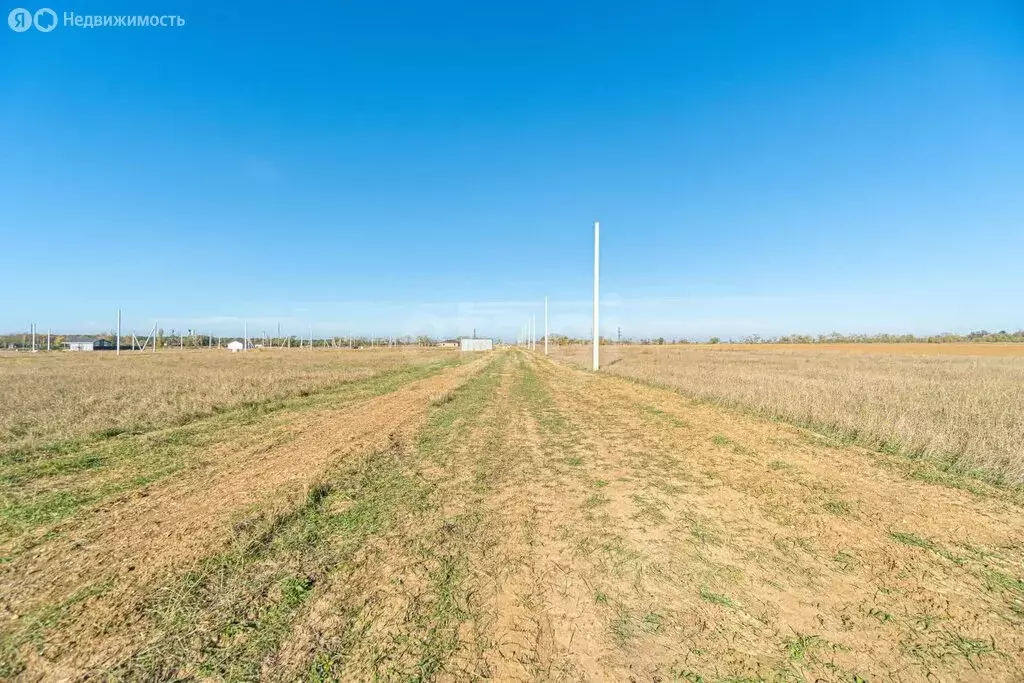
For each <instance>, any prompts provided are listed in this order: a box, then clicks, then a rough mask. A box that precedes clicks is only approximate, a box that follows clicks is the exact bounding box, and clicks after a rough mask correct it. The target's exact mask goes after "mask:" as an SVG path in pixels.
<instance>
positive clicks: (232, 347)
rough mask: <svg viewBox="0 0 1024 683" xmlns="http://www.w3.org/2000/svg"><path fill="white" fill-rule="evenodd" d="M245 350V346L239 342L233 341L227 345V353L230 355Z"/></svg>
mask: <svg viewBox="0 0 1024 683" xmlns="http://www.w3.org/2000/svg"><path fill="white" fill-rule="evenodd" d="M244 348H245V345H244V344H242V342H240V341H233V342H229V343H228V351H230V352H231V353H238V352H239V351H241V350H242V349H244Z"/></svg>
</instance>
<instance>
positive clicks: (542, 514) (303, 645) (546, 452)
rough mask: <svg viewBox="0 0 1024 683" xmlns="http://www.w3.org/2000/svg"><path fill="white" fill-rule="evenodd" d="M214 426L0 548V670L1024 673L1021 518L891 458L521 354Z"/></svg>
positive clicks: (265, 674)
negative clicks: (141, 476) (152, 469)
mask: <svg viewBox="0 0 1024 683" xmlns="http://www.w3.org/2000/svg"><path fill="white" fill-rule="evenodd" d="M313 398H314V399H315V396H314V397H313ZM225 433H226V434H230V438H228V437H227V436H226V437H224V439H221V440H220V441H219V442H217V443H214V444H209V443H206V442H203V444H202V445H200V446H198V448H199V449H200V450H201V451H202V453H201V454H199V455H197V456H196V457H197V458H198V459H197V462H202V463H205V464H204V465H202V466H196V467H191V468H183V469H182V470H181V471H180V472H178V473H177V474H174V475H170V476H168V477H167V478H166V479H164V480H161V481H160V482H157V483H155V484H150V485H147V487H146V488H145V489H144V490H142V489H140V490H138V491H134V492H130V493H127V494H119V497H117V498H114V499H110V500H105V501H103V502H101V503H98V504H96V505H95V506H92V507H90V508H87V509H85V510H83V511H82V513H81V514H78V515H75V516H74V517H72V518H71V519H69V520H66V521H64V522H62V523H61V524H60V525H54V526H53V527H50V528H46V529H40V530H37V531H35V532H34V533H33V534H32V535H31V536H30V537H28V536H26V537H25V538H21V539H17V540H16V541H15V542H13V543H11V544H9V545H8V547H7V549H6V550H5V552H6V553H8V557H7V558H5V560H6V561H5V562H4V564H2V565H0V568H2V574H0V581H2V584H0V587H2V590H3V593H4V598H3V606H4V608H5V610H6V616H5V617H4V623H3V626H2V628H3V647H4V649H3V657H4V660H3V666H5V667H6V669H5V671H4V673H5V674H6V675H7V676H11V677H20V678H23V679H26V680H35V679H69V680H76V679H82V678H85V677H88V676H90V675H91V676H96V675H101V676H102V675H105V676H109V677H112V678H115V679H117V678H120V679H164V678H167V679H172V678H173V679H177V678H183V677H184V678H188V677H195V678H204V679H224V680H251V679H255V678H262V679H267V680H282V681H285V680H287V681H291V680H302V679H304V680H336V679H351V680H366V679H369V678H372V677H377V678H383V679H387V680H409V679H418V680H465V679H477V678H492V679H496V680H574V681H575V680H637V681H644V680H648V681H665V680H687V681H719V680H797V681H800V680H808V681H812V680H826V681H831V680H834V681H857V680H865V681H874V680H907V681H911V680H928V679H930V680H964V679H966V680H979V681H981V680H985V681H991V680H1020V679H1021V677H1022V676H1024V635H1022V634H1024V583H1022V581H1021V579H1022V577H1024V509H1022V507H1021V506H1020V504H1019V502H1018V501H1017V500H1016V499H1015V498H1014V497H1013V496H1012V495H1010V494H1009V493H1007V492H1005V491H1003V490H1000V489H996V488H991V487H987V486H985V485H982V484H978V485H977V486H976V487H973V490H971V491H968V490H963V489H958V488H950V487H947V486H944V485H942V484H941V482H938V483H937V482H935V481H927V480H923V479H922V478H920V477H916V476H915V474H914V473H915V472H916V471H917V470H915V469H913V468H910V467H908V466H907V463H906V462H904V461H902V460H900V459H899V458H898V457H895V456H886V455H882V454H878V453H871V452H868V451H865V450H862V449H855V448H850V447H846V446H842V445H838V444H833V443H829V442H828V441H827V440H825V439H822V438H821V437H819V436H816V435H814V434H811V433H808V432H805V431H803V430H799V429H796V428H793V427H789V426H786V425H782V424H777V423H773V422H769V421H766V420H762V419H759V418H755V417H751V416H746V415H742V414H739V413H737V412H734V411H730V410H728V409H725V408H721V407H716V406H710V405H704V404H699V403H696V402H694V401H691V400H689V399H685V398H682V397H681V396H679V395H677V394H675V393H673V392H671V391H667V390H661V389H655V388H651V387H648V386H644V385H641V384H637V383H634V382H631V381H629V380H626V379H622V378H617V377H611V376H604V375H594V374H592V373H586V372H583V371H579V370H576V369H572V368H569V367H566V366H561V365H556V364H554V363H552V362H550V361H548V360H546V359H544V358H543V357H540V356H537V355H533V354H528V353H526V352H523V351H518V350H515V351H505V352H497V353H494V354H489V355H488V356H486V357H483V358H481V359H479V360H477V361H474V362H473V363H470V364H468V365H463V366H459V367H450V368H445V369H443V370H441V371H439V372H437V373H436V374H434V375H431V376H429V377H417V378H410V379H409V381H408V382H405V383H402V384H400V385H399V386H395V387H387V389H386V390H384V389H382V390H381V391H380V392H378V393H377V394H375V395H372V396H353V397H352V398H351V400H348V401H345V402H343V403H342V404H341V405H330V406H328V405H323V406H318V405H317V403H316V401H315V400H312V399H311V401H310V402H307V404H304V405H303V407H302V409H301V410H294V411H282V412H278V413H275V414H274V415H273V416H272V417H267V418H260V419H256V420H254V421H250V422H247V423H245V424H239V425H234V426H232V427H231V429H230V430H227V431H226V432H225ZM200 456H201V457H200ZM194 509H195V510H198V511H199V512H198V513H196V514H190V513H189V511H190V510H194ZM27 539H28V540H27Z"/></svg>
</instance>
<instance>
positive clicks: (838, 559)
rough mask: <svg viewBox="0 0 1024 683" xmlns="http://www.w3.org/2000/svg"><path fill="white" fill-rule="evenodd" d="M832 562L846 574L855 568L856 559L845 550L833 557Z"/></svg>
mask: <svg viewBox="0 0 1024 683" xmlns="http://www.w3.org/2000/svg"><path fill="white" fill-rule="evenodd" d="M832 561H833V562H835V563H836V564H838V565H839V567H840V568H841V569H842V570H843V571H844V572H848V571H850V570H851V569H853V568H854V567H856V566H857V558H856V557H854V556H853V555H851V554H850V553H848V552H846V551H845V550H840V551H839V552H837V553H836V554H835V555H833V556H832Z"/></svg>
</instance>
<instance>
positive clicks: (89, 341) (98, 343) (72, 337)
mask: <svg viewBox="0 0 1024 683" xmlns="http://www.w3.org/2000/svg"><path fill="white" fill-rule="evenodd" d="M64 346H65V348H67V350H68V351H106V350H110V349H113V348H114V342H112V341H110V340H109V339H101V338H99V337H90V336H88V335H84V334H69V335H67V336H65V337H64Z"/></svg>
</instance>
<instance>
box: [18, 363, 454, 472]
mask: <svg viewBox="0 0 1024 683" xmlns="http://www.w3.org/2000/svg"><path fill="white" fill-rule="evenodd" d="M444 360H449V361H457V360H458V354H457V353H452V352H450V351H446V350H441V349H423V348H409V347H402V348H400V349H387V350H368V349H360V350H348V349H333V350H317V351H309V350H301V351H300V350H298V349H275V350H269V349H262V350H259V351H253V352H250V353H238V354H231V353H228V352H226V351H224V350H223V349H218V350H209V351H206V350H203V351H192V352H184V353H179V352H176V351H173V350H167V351H161V352H159V353H156V354H152V353H137V352H136V353H125V354H122V355H121V356H115V355H114V354H109V353H66V352H65V353H52V354H45V353H43V354H35V355H28V354H22V355H13V356H12V355H5V354H0V386H2V387H3V388H4V410H3V411H0V453H9V452H13V451H18V450H25V449H28V450H30V451H31V450H34V449H36V448H38V447H40V446H45V445H47V444H54V443H59V442H66V441H69V440H78V439H84V440H89V439H90V438H95V437H98V438H104V437H109V436H116V435H117V434H123V433H140V432H145V431H150V430H153V429H160V428H164V427H173V426H179V425H183V424H187V423H189V422H191V421H193V420H195V419H200V418H204V417H208V416H210V415H212V414H215V413H217V412H219V411H223V410H226V409H231V408H234V407H238V406H251V405H268V404H269V403H270V402H272V401H273V400H277V399H287V398H291V397H295V396H303V395H306V394H309V393H313V392H319V391H322V390H324V389H330V388H331V387H334V386H336V385H338V384H340V383H343V382H347V381H352V380H360V379H366V378H368V377H371V376H373V375H378V374H381V373H384V372H390V371H393V370H398V369H401V368H403V367H407V366H413V365H421V364H427V363H433V362H436V361H444Z"/></svg>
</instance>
